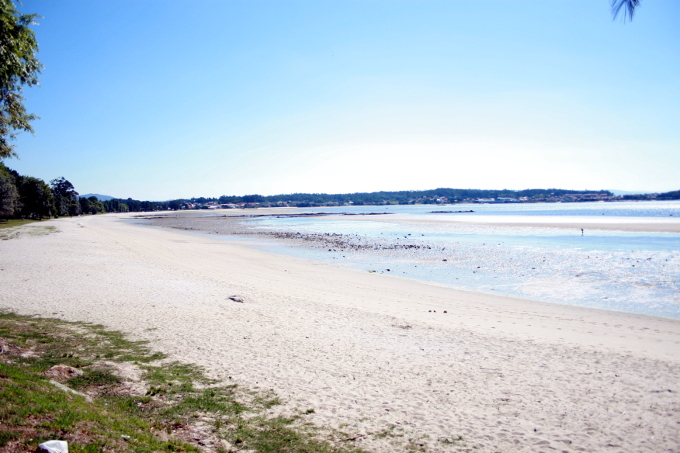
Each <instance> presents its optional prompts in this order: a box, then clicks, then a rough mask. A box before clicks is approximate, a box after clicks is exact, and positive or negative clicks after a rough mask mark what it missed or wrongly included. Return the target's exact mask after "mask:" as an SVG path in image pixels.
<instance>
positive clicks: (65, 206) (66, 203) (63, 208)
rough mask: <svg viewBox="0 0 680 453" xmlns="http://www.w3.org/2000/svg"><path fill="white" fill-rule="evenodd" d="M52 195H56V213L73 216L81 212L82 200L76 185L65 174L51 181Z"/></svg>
mask: <svg viewBox="0 0 680 453" xmlns="http://www.w3.org/2000/svg"><path fill="white" fill-rule="evenodd" d="M50 188H51V189H52V195H54V215H57V216H65V215H68V216H73V215H78V214H80V212H81V207H80V200H79V199H78V192H76V189H75V187H73V184H71V183H70V182H69V181H67V180H66V178H64V177H63V176H62V177H61V178H57V179H53V180H52V181H50Z"/></svg>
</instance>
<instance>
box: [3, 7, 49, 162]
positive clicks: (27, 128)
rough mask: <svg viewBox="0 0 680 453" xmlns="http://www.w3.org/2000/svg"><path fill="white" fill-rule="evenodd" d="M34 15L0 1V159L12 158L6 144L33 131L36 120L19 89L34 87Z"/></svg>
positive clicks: (11, 148)
mask: <svg viewBox="0 0 680 453" xmlns="http://www.w3.org/2000/svg"><path fill="white" fill-rule="evenodd" d="M37 17H38V16H37V15H36V14H21V13H20V12H19V11H17V9H16V7H15V5H14V2H13V1H12V0H0V49H1V50H2V51H1V52H0V159H5V158H8V157H16V156H17V153H16V151H15V150H14V145H13V144H12V143H10V142H11V141H12V140H14V139H15V138H16V136H17V134H18V133H20V132H31V133H32V132H33V128H32V126H31V122H32V121H34V120H35V119H36V118H37V117H36V116H35V115H33V114H30V113H28V112H27V111H26V107H25V106H24V97H23V87H25V86H27V87H31V86H34V85H37V84H38V75H39V74H40V70H41V69H42V64H41V63H40V61H38V58H37V53H38V42H37V40H36V37H35V33H34V32H33V30H32V29H31V26H32V25H35V24H36V22H35V20H36V18H37Z"/></svg>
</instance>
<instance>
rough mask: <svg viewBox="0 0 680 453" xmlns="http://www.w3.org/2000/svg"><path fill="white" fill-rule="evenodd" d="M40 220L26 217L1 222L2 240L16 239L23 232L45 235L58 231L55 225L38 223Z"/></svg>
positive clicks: (31, 234)
mask: <svg viewBox="0 0 680 453" xmlns="http://www.w3.org/2000/svg"><path fill="white" fill-rule="evenodd" d="M39 222H40V221H39V220H26V219H10V220H7V221H3V222H0V240H4V241H7V240H9V239H16V238H18V237H19V235H21V234H26V235H29V236H43V235H46V234H50V233H56V232H57V231H58V230H57V229H56V228H55V227H53V226H42V225H38V224H37V223H39Z"/></svg>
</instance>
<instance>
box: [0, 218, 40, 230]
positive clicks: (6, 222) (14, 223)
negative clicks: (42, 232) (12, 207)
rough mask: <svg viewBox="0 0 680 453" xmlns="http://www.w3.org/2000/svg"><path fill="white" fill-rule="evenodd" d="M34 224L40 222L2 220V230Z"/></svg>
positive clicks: (0, 220) (0, 225)
mask: <svg viewBox="0 0 680 453" xmlns="http://www.w3.org/2000/svg"><path fill="white" fill-rule="evenodd" d="M34 222H38V220H28V219H0V229H2V228H15V227H20V226H21V225H26V224H27V223H34Z"/></svg>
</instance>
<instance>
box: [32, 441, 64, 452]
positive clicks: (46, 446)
mask: <svg viewBox="0 0 680 453" xmlns="http://www.w3.org/2000/svg"><path fill="white" fill-rule="evenodd" d="M38 447H40V448H41V449H42V450H45V451H46V452H47V453H68V443H66V441H64V440H48V441H47V442H43V443H41V444H40V445H38Z"/></svg>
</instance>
